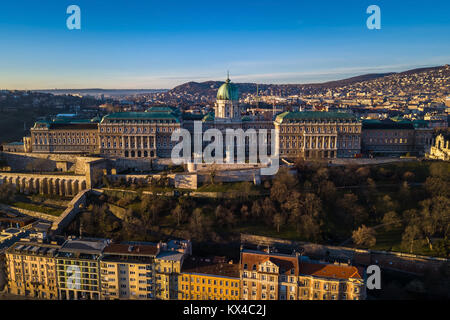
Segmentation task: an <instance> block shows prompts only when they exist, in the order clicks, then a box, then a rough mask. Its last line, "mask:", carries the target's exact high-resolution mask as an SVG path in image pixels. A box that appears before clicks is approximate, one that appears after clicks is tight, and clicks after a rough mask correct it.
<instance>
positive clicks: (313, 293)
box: [298, 262, 366, 300]
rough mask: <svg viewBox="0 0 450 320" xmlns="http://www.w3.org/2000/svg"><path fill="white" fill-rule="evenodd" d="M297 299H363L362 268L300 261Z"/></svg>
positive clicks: (364, 294)
mask: <svg viewBox="0 0 450 320" xmlns="http://www.w3.org/2000/svg"><path fill="white" fill-rule="evenodd" d="M298 298H299V300H364V299H365V298H366V286H365V282H364V270H363V269H362V268H357V267H355V266H349V265H340V264H325V263H309V262H301V263H300V274H299V292H298Z"/></svg>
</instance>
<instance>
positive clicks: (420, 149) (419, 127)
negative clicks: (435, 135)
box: [24, 78, 432, 159]
mask: <svg viewBox="0 0 450 320" xmlns="http://www.w3.org/2000/svg"><path fill="white" fill-rule="evenodd" d="M243 113H244V110H243V108H242V106H241V104H240V103H239V92H238V88H237V86H236V85H235V84H234V83H232V82H231V81H230V79H229V78H227V80H226V81H225V83H224V84H223V85H222V86H221V87H220V88H219V90H218V92H217V100H216V103H215V107H214V112H213V113H210V114H206V115H193V114H181V113H180V111H179V110H178V109H177V108H173V107H166V106H159V107H151V108H149V109H148V110H147V111H145V112H117V113H112V114H108V115H106V116H105V117H103V119H98V118H97V119H92V120H74V119H64V118H62V119H61V118H57V119H55V120H53V121H38V122H36V124H35V125H34V127H33V128H32V129H31V137H25V138H24V141H25V142H26V146H25V145H24V148H25V152H27V151H28V152H29V151H32V152H37V153H76V154H95V155H101V156H104V157H114V158H132V159H151V158H170V156H171V151H172V148H173V147H174V146H175V145H176V144H177V143H178V142H173V141H171V135H172V133H173V132H174V131H175V130H177V129H186V130H188V131H189V133H190V134H191V144H192V148H191V150H194V147H193V146H194V140H195V139H196V136H195V134H199V133H201V134H202V136H203V134H204V133H205V132H206V131H207V130H208V129H218V130H219V131H220V132H221V133H222V137H223V141H222V144H223V146H224V155H226V151H227V150H226V143H225V142H226V141H225V139H226V131H227V129H234V130H239V129H241V130H243V131H244V133H246V135H245V138H244V140H240V139H236V142H235V150H236V151H235V154H236V153H237V151H238V150H245V154H246V155H248V154H249V148H251V147H257V145H258V143H256V141H255V140H252V139H253V137H254V135H253V136H252V134H250V131H252V129H254V130H255V131H256V132H257V133H261V132H260V130H265V131H266V137H267V140H266V143H267V144H266V145H263V146H262V147H266V146H267V150H268V151H269V152H268V154H269V155H270V154H273V152H274V151H275V150H272V148H271V143H272V142H273V143H274V145H275V146H277V147H278V148H279V155H280V156H281V157H283V158H287V159H295V158H305V159H332V158H352V157H356V156H359V155H360V154H361V152H363V153H366V154H380V155H393V154H397V155H404V154H406V153H414V154H418V155H422V154H424V152H425V151H426V150H428V148H429V147H430V145H431V140H432V136H431V135H432V129H431V128H429V127H428V125H427V124H426V123H425V122H424V121H422V122H421V121H414V122H411V121H406V120H402V121H391V120H386V121H379V120H365V121H361V120H360V119H359V118H358V117H356V116H355V115H354V114H351V113H345V112H320V111H304V112H284V113H281V114H278V115H276V116H275V115H273V116H274V118H270V117H269V118H267V115H265V116H263V115H245V116H242V114H243ZM199 127H201V129H200V130H201V131H200V132H195V129H196V128H197V129H198V128H199ZM273 129H274V130H275V131H272V130H273ZM274 132H278V137H276V136H273V133H274ZM274 139H278V140H277V141H275V140H274ZM206 145H208V141H204V140H203V149H204V148H205V147H206Z"/></svg>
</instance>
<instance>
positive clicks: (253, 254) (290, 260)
mask: <svg viewBox="0 0 450 320" xmlns="http://www.w3.org/2000/svg"><path fill="white" fill-rule="evenodd" d="M266 261H270V262H272V263H273V264H275V265H277V266H278V268H279V271H280V274H289V275H290V274H294V275H298V271H299V258H298V257H297V256H294V255H285V254H277V253H266V252H263V251H252V250H243V251H242V252H241V265H242V268H244V266H245V265H247V270H248V271H253V270H254V269H255V270H258V266H259V265H260V264H262V263H265V262H266ZM244 270H245V269H244Z"/></svg>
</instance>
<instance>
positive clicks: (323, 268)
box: [300, 262, 364, 279]
mask: <svg viewBox="0 0 450 320" xmlns="http://www.w3.org/2000/svg"><path fill="white" fill-rule="evenodd" d="M300 274H301V275H311V276H315V277H324V278H334V279H350V278H356V279H363V276H364V270H363V269H362V268H358V267H355V266H343V265H335V264H319V263H308V262H302V263H301V264H300Z"/></svg>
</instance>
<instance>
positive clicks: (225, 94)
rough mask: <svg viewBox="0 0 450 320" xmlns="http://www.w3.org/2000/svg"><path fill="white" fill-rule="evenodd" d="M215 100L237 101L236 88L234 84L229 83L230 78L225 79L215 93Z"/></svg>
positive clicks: (237, 92)
mask: <svg viewBox="0 0 450 320" xmlns="http://www.w3.org/2000/svg"><path fill="white" fill-rule="evenodd" d="M217 100H239V91H238V88H237V86H236V85H235V84H234V83H231V81H230V78H227V80H226V81H225V83H224V84H223V85H221V86H220V88H219V91H217Z"/></svg>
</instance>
